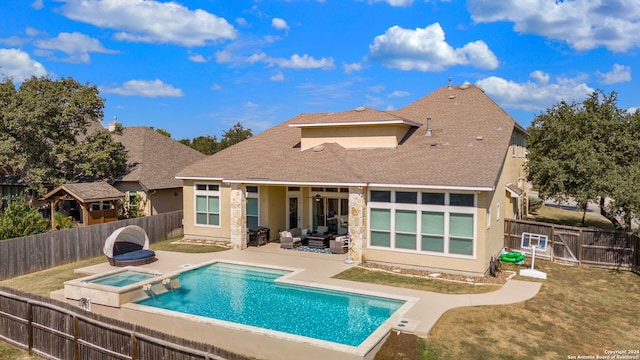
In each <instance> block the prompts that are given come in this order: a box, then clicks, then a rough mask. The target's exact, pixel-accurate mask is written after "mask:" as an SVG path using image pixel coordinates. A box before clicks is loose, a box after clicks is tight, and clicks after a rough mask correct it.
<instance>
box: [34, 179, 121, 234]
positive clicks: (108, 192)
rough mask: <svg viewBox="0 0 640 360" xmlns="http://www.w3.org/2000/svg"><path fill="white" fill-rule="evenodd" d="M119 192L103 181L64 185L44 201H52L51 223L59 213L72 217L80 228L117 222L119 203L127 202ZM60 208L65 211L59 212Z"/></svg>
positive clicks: (54, 190) (47, 195) (53, 191)
mask: <svg viewBox="0 0 640 360" xmlns="http://www.w3.org/2000/svg"><path fill="white" fill-rule="evenodd" d="M124 198H125V195H124V193H122V192H121V191H120V190H118V189H116V188H115V187H113V186H111V185H109V184H107V183H106V182H104V181H97V182H91V183H75V184H63V185H60V186H58V187H57V188H55V189H53V190H51V191H50V192H49V193H47V194H46V195H45V196H44V197H43V198H42V200H45V201H46V200H50V201H51V223H52V224H53V223H54V220H53V219H54V216H55V213H56V211H61V212H64V213H65V215H69V216H73V218H74V220H75V221H77V222H78V224H80V225H85V226H87V225H94V224H102V223H107V222H111V221H116V220H118V209H117V202H118V200H119V199H124ZM59 205H61V206H62V208H60V209H59Z"/></svg>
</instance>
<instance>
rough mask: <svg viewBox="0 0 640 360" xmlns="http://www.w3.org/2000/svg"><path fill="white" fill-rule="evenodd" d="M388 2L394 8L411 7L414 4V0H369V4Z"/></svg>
mask: <svg viewBox="0 0 640 360" xmlns="http://www.w3.org/2000/svg"><path fill="white" fill-rule="evenodd" d="M378 2H386V3H387V4H389V5H391V6H393V7H400V6H409V5H411V4H413V0H369V4H373V3H378Z"/></svg>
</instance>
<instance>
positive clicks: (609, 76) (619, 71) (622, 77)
mask: <svg viewBox="0 0 640 360" xmlns="http://www.w3.org/2000/svg"><path fill="white" fill-rule="evenodd" d="M596 76H597V77H598V78H599V79H600V82H601V83H603V84H617V83H621V82H626V81H631V67H629V66H624V65H619V64H613V68H612V69H611V71H609V72H606V73H601V72H600V71H597V72H596Z"/></svg>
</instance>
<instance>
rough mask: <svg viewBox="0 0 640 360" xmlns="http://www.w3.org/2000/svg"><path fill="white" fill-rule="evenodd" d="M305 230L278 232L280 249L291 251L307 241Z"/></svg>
mask: <svg viewBox="0 0 640 360" xmlns="http://www.w3.org/2000/svg"><path fill="white" fill-rule="evenodd" d="M307 233H308V230H307V229H300V228H293V229H289V230H285V231H282V232H280V248H282V249H293V248H296V247H298V246H300V245H302V244H303V242H304V241H305V240H306V239H307Z"/></svg>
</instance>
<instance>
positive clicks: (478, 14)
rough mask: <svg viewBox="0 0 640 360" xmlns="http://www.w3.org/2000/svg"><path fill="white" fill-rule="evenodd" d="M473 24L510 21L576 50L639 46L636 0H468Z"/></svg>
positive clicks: (639, 15) (638, 5) (639, 9)
mask: <svg viewBox="0 0 640 360" xmlns="http://www.w3.org/2000/svg"><path fill="white" fill-rule="evenodd" d="M467 8H468V10H469V12H470V13H471V17H472V19H473V21H475V22H476V23H490V22H498V21H510V22H512V23H513V24H514V26H513V28H514V30H515V31H517V32H520V33H526V34H536V35H540V36H544V37H546V38H549V39H554V40H560V41H564V42H566V43H567V44H568V45H569V46H571V47H572V48H574V49H576V50H590V49H593V48H596V47H600V46H604V47H606V48H607V49H609V50H611V51H616V52H623V51H627V50H628V49H630V48H633V47H637V46H639V45H640V37H638V36H637V34H638V32H640V21H638V19H639V18H640V2H638V1H598V0H576V1H554V0H539V1H531V0H529V1H522V0H469V1H468V2H467Z"/></svg>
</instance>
